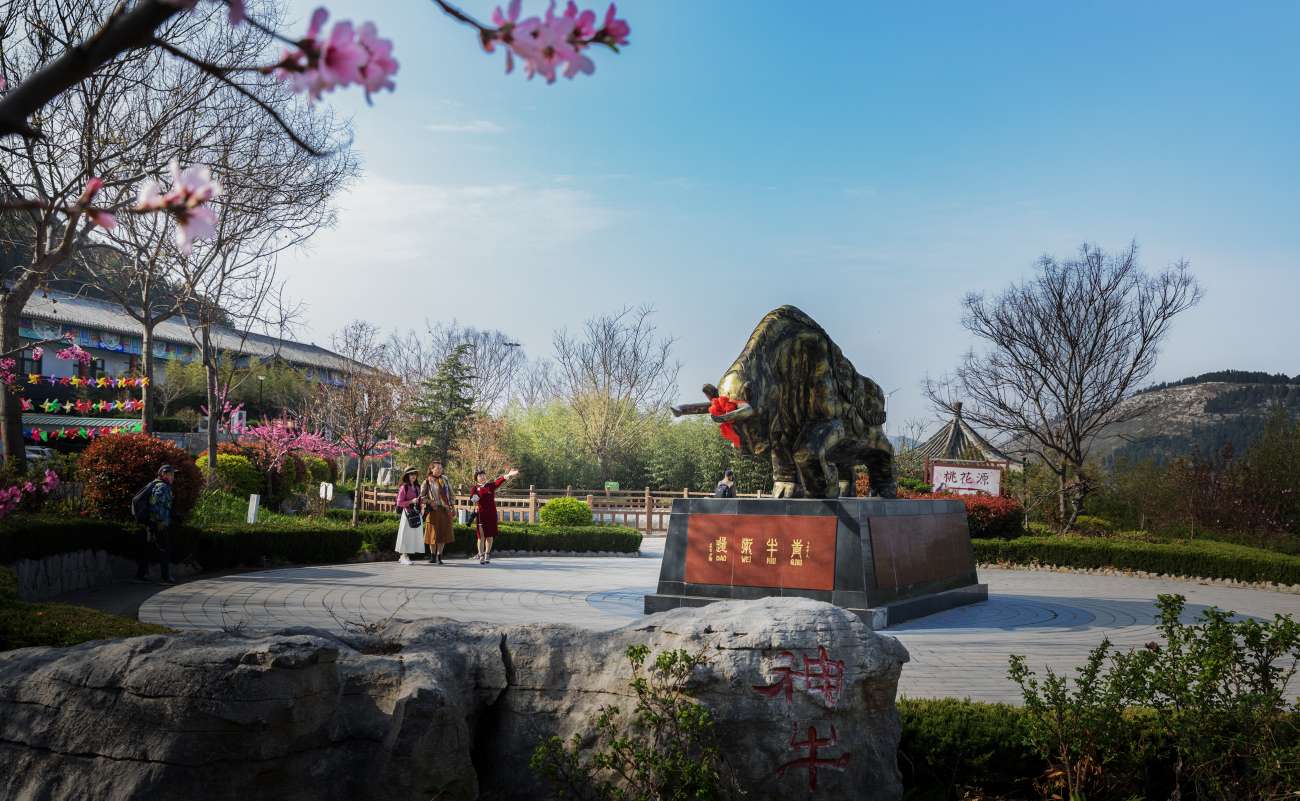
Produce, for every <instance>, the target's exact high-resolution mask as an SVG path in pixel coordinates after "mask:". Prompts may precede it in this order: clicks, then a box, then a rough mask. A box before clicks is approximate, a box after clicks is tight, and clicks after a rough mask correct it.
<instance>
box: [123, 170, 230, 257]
mask: <svg viewBox="0 0 1300 801" xmlns="http://www.w3.org/2000/svg"><path fill="white" fill-rule="evenodd" d="M171 174H172V186H171V189H169V190H168V191H167V192H166V193H165V194H164V193H163V191H162V187H161V186H160V185H159V184H158V182H157V181H149V182H147V183H146V184H145V185H143V186H142V187H140V197H139V199H138V201H137V202H136V208H137V209H139V210H142V211H145V210H150V209H156V210H159V211H165V212H167V213H168V214H170V215H172V217H173V218H174V219H175V220H176V246H177V247H178V248H179V249H180V251H181V253H183V254H185V255H187V256H188V255H189V253H190V251H191V250H192V249H193V246H194V242H195V241H197V240H200V239H207V238H208V237H211V236H212V235H214V234H215V233H216V230H217V229H216V224H217V215H216V212H214V211H213V210H212V209H211V208H210V207H208V206H206V205H204V204H206V203H207V202H208V201H209V200H211V199H213V198H214V197H216V196H217V195H219V194H221V185H220V184H218V183H217V182H216V181H213V180H212V174H211V172H210V171H209V170H208V168H207V167H205V166H203V165H202V164H195V165H192V166H190V167H186V168H185V169H184V170H182V169H181V166H180V162H178V161H177V160H175V159H172V163H171Z"/></svg>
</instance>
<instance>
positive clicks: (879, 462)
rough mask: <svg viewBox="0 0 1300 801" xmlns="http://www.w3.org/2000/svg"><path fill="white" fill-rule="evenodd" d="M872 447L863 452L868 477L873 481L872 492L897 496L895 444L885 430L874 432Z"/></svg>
mask: <svg viewBox="0 0 1300 801" xmlns="http://www.w3.org/2000/svg"><path fill="white" fill-rule="evenodd" d="M869 442H870V447H868V448H867V450H866V451H864V452H863V458H862V461H863V463H865V464H866V466H867V478H868V479H870V481H871V494H872V495H873V496H876V497H879V498H897V497H898V485H897V484H896V483H895V481H894V446H893V445H891V444H890V443H889V439H888V438H887V437H886V436H885V435H884V432H880V431H877V432H873V433H872V436H871V437H870V438H869Z"/></svg>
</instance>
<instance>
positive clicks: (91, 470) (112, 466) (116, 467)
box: [77, 434, 203, 521]
mask: <svg viewBox="0 0 1300 801" xmlns="http://www.w3.org/2000/svg"><path fill="white" fill-rule="evenodd" d="M164 464H170V465H171V466H173V467H175V468H176V479H175V481H174V482H173V483H172V518H173V520H174V521H182V520H184V519H185V516H186V515H188V514H189V511H190V509H192V508H194V502H195V501H196V500H197V499H198V496H199V488H200V487H201V486H202V485H203V476H202V475H201V474H200V473H199V468H198V467H197V466H195V464H194V460H193V459H192V458H191V457H190V455H189V454H187V453H186V452H185V451H183V450H181V449H180V448H178V447H176V446H175V445H173V444H171V443H170V442H167V441H165V440H161V439H157V438H155V437H152V436H150V435H148V434H115V435H113V436H111V437H100V438H99V439H96V440H94V441H93V442H91V443H90V445H88V446H87V447H86V450H84V451H83V452H82V454H81V457H80V459H79V461H78V463H77V476H78V478H80V480H81V481H82V482H83V484H84V486H85V492H84V496H83V497H84V500H85V508H86V511H87V512H88V513H89V514H91V515H93V516H95V517H103V518H108V519H112V520H130V519H131V498H133V497H134V496H135V494H136V493H137V492H139V491H140V489H141V488H142V487H144V485H145V484H147V483H149V482H150V481H152V480H153V479H154V478H155V477H157V475H158V468H159V467H162V466H163V465H164Z"/></svg>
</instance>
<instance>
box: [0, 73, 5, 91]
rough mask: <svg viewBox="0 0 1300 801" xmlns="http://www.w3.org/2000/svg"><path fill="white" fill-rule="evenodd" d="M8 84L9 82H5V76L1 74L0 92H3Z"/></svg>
mask: <svg viewBox="0 0 1300 801" xmlns="http://www.w3.org/2000/svg"><path fill="white" fill-rule="evenodd" d="M6 86H7V84H6V83H5V76H3V75H0V92H3V91H4V90H5V87H6Z"/></svg>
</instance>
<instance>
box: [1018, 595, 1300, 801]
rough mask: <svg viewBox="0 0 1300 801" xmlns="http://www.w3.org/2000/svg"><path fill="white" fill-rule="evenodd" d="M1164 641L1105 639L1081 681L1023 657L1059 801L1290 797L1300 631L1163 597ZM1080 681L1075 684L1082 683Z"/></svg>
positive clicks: (1034, 721) (1296, 748) (1031, 713)
mask: <svg viewBox="0 0 1300 801" xmlns="http://www.w3.org/2000/svg"><path fill="white" fill-rule="evenodd" d="M1158 604H1159V615H1158V618H1157V621H1156V625H1157V628H1158V629H1159V632H1160V639H1161V641H1160V642H1150V643H1148V644H1147V645H1146V646H1145V647H1142V648H1137V649H1134V650H1132V651H1127V652H1124V651H1117V650H1115V649H1114V648H1112V646H1111V644H1110V642H1109V641H1108V640H1103V641H1102V642H1101V644H1100V645H1098V646H1097V647H1096V648H1095V649H1093V651H1092V652H1091V653H1090V654H1089V656H1088V659H1087V661H1086V662H1085V663H1084V664H1083V665H1082V666H1081V667H1080V668H1079V669H1078V670H1077V671H1072V672H1074V673H1075V678H1074V679H1073V680H1071V679H1069V678H1067V677H1066V676H1063V675H1059V674H1057V673H1055V672H1054V671H1052V670H1051V669H1048V671H1047V674H1046V676H1044V677H1042V678H1040V677H1039V676H1037V675H1036V674H1034V673H1033V672H1032V671H1030V670H1029V669H1028V667H1027V666H1026V663H1025V659H1024V657H1021V656H1012V657H1011V660H1010V664H1011V667H1010V670H1009V671H1008V673H1009V675H1010V677H1011V679H1012V681H1014V682H1015V683H1016V684H1018V685H1019V686H1020V688H1021V691H1022V693H1023V696H1024V716H1025V721H1026V723H1027V731H1028V740H1029V742H1030V743H1032V745H1033V746H1034V748H1035V750H1036V751H1037V752H1038V754H1039V755H1040V756H1041V757H1043V758H1044V759H1046V760H1047V761H1048V762H1049V768H1048V771H1047V772H1046V773H1045V774H1044V779H1043V781H1042V783H1041V784H1040V789H1041V790H1042V791H1043V793H1044V794H1045V795H1046V796H1047V797H1056V798H1069V799H1075V798H1079V799H1082V798H1088V799H1099V800H1104V799H1109V798H1114V799H1127V798H1132V797H1135V796H1140V797H1144V798H1178V797H1187V798H1195V799H1201V800H1202V801H1211V800H1213V801H1229V800H1230V799H1239V798H1242V799H1244V798H1258V799H1281V798H1284V797H1289V796H1290V795H1291V791H1292V790H1294V788H1296V787H1300V759H1297V756H1298V755H1300V708H1298V707H1297V706H1296V702H1295V699H1294V697H1293V696H1291V695H1290V693H1289V692H1288V690H1287V685H1288V683H1289V682H1290V680H1291V678H1292V677H1293V676H1294V675H1295V673H1296V665H1297V661H1298V660H1300V624H1297V623H1296V622H1295V621H1294V620H1292V619H1291V617H1290V616H1281V615H1279V616H1277V617H1276V618H1275V619H1274V620H1272V621H1261V620H1255V619H1252V618H1246V619H1243V620H1236V619H1234V616H1233V614H1232V613H1231V612H1224V611H1222V610H1220V609H1215V608H1210V609H1206V610H1204V611H1203V612H1201V614H1200V615H1199V616H1198V618H1197V620H1196V621H1195V622H1193V623H1183V622H1182V620H1181V618H1182V614H1183V610H1184V607H1185V599H1184V598H1183V597H1182V596H1180V595H1161V596H1159V599H1158ZM1071 685H1073V686H1071Z"/></svg>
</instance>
